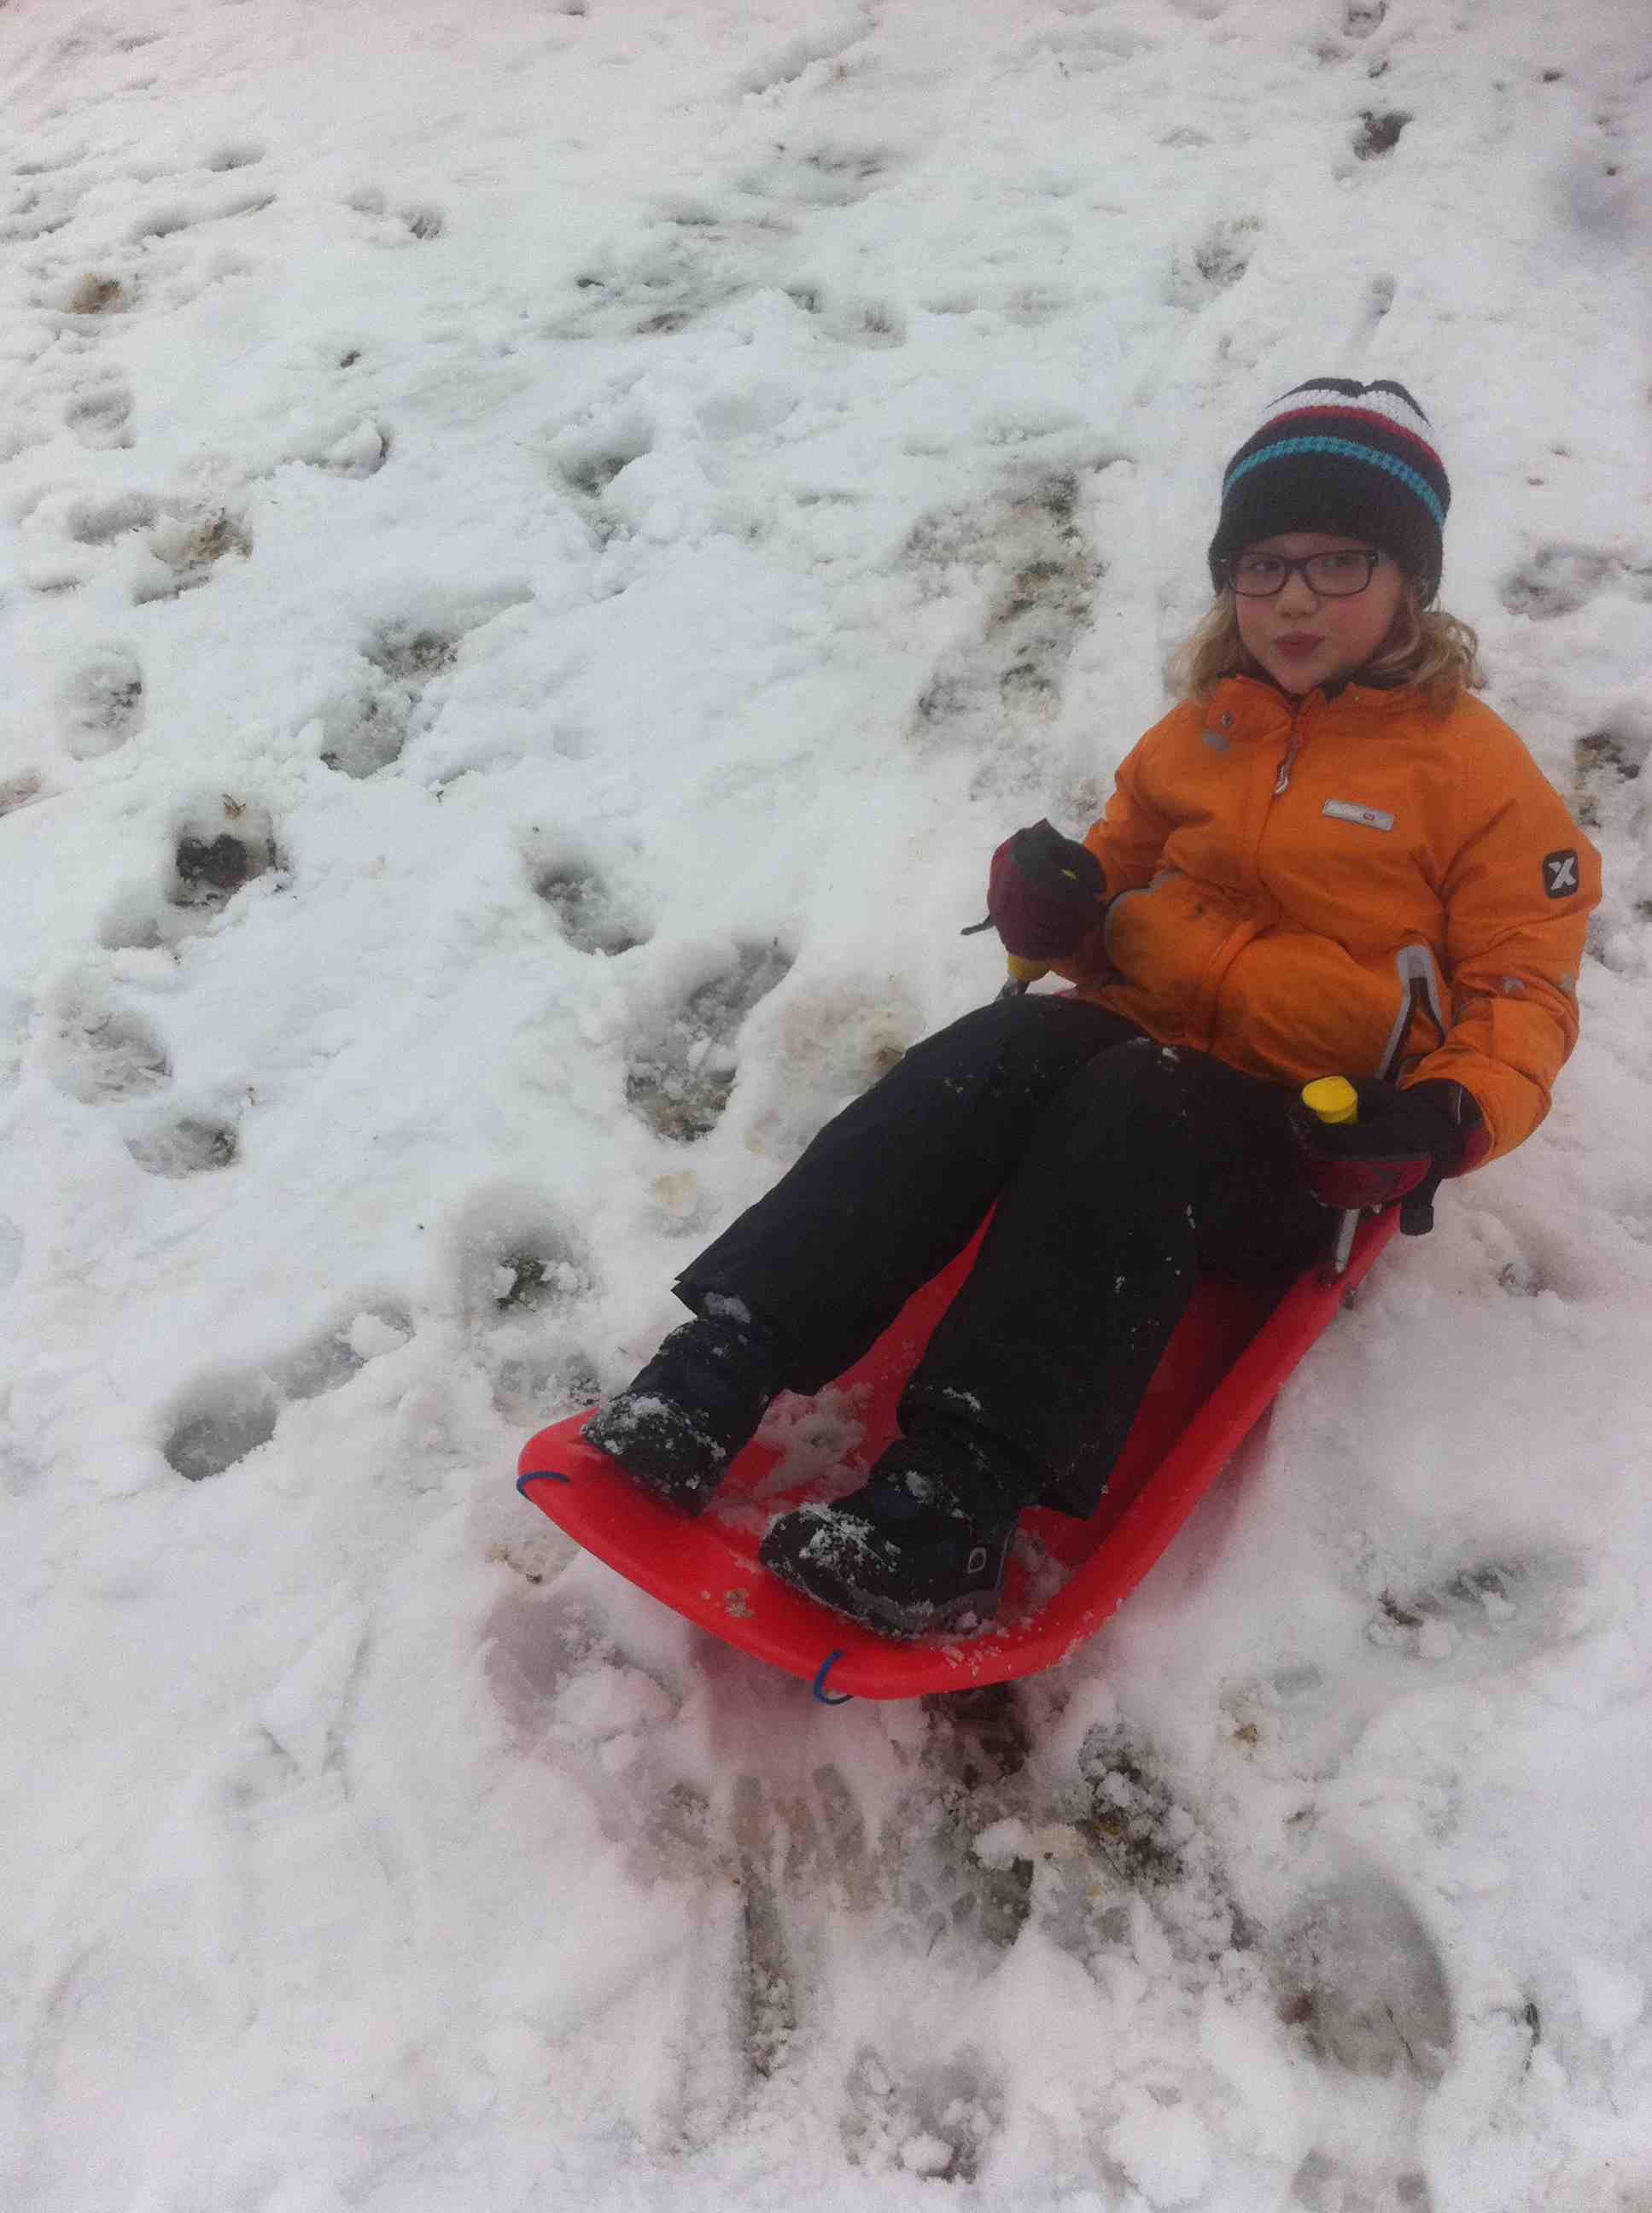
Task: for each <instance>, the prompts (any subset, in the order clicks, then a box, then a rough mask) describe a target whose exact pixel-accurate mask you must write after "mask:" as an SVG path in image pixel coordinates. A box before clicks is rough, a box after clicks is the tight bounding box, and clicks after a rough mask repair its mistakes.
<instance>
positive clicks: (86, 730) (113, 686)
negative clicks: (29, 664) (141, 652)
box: [58, 644, 144, 760]
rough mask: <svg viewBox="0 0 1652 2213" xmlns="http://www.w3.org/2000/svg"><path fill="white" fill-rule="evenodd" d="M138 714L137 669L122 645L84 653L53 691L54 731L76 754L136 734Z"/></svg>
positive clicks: (91, 754) (106, 749)
mask: <svg viewBox="0 0 1652 2213" xmlns="http://www.w3.org/2000/svg"><path fill="white" fill-rule="evenodd" d="M143 716H144V705H143V667H142V665H141V663H140V662H139V661H138V658H137V654H136V653H135V652H133V650H132V649H131V647H130V646H127V645H121V644H109V645H106V646H102V647H100V648H99V649H98V650H97V651H95V652H94V653H90V654H88V655H86V657H85V658H84V659H83V660H82V662H81V663H80V666H79V667H78V668H76V669H75V670H74V671H73V672H72V673H71V674H70V675H69V676H67V677H66V678H65V679H64V682H63V684H62V686H60V688H59V690H58V735H59V737H60V738H61V739H62V741H63V747H64V752H65V753H69V754H70V755H71V756H72V757H73V759H76V760H94V759H97V758H98V756H99V755H100V754H102V753H114V752H115V751H116V750H117V749H118V748H119V747H121V746H124V745H125V744H126V743H127V742H128V741H129V740H131V739H132V738H135V737H136V736H137V735H138V733H139V732H140V731H141V730H142V729H143Z"/></svg>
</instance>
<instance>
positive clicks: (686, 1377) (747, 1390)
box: [580, 1299, 783, 1514]
mask: <svg viewBox="0 0 1652 2213" xmlns="http://www.w3.org/2000/svg"><path fill="white" fill-rule="evenodd" d="M716 1305H717V1307H718V1308H719V1311H717V1312H716V1313H713V1314H702V1315H699V1316H698V1317H697V1318H696V1319H695V1320H693V1321H686V1322H685V1323H684V1324H683V1325H682V1326H681V1328H680V1329H674V1330H673V1331H672V1332H671V1334H670V1336H669V1337H668V1338H666V1340H665V1342H664V1343H663V1344H661V1347H660V1350H658V1351H657V1352H656V1353H655V1356H654V1357H653V1359H652V1360H650V1361H649V1363H648V1365H647V1366H646V1367H645V1368H643V1369H639V1370H638V1371H637V1375H634V1376H633V1377H632V1378H631V1381H630V1382H629V1383H628V1384H627V1385H626V1386H625V1389H624V1390H623V1391H619V1392H616V1393H615V1394H614V1396H613V1398H612V1399H609V1400H608V1401H607V1404H606V1405H603V1406H600V1407H599V1409H598V1410H597V1411H596V1412H595V1413H594V1415H593V1416H592V1417H591V1419H590V1420H589V1421H588V1423H587V1424H585V1427H584V1429H583V1430H582V1431H581V1432H580V1436H581V1441H582V1442H583V1443H585V1444H588V1445H594V1446H595V1447H596V1448H597V1450H598V1451H599V1452H604V1453H607V1454H609V1456H610V1457H611V1458H612V1459H613V1460H618V1461H619V1463H620V1465H621V1466H622V1467H624V1469H625V1472H626V1473H627V1474H628V1475H631V1476H634V1477H635V1478H637V1481H638V1482H639V1483H641V1484H643V1485H644V1486H645V1487H646V1488H647V1489H648V1490H649V1491H652V1492H653V1493H654V1495H655V1497H657V1498H662V1499H664V1500H665V1501H666V1503H667V1504H668V1505H671V1506H675V1507H679V1508H680V1509H681V1510H682V1511H683V1512H684V1513H686V1514H698V1513H699V1512H701V1511H702V1509H704V1508H705V1507H706V1506H708V1505H709V1504H710V1501H711V1496H712V1493H713V1492H714V1491H716V1487H717V1485H718V1484H719V1483H721V1482H722V1478H723V1476H724V1474H725V1473H726V1472H727V1470H728V1463H729V1461H730V1460H733V1458H734V1457H735V1454H736V1453H737V1452H739V1451H740V1449H741V1447H742V1446H743V1445H745V1444H747V1443H748V1442H750V1440H751V1437H752V1435H753V1431H754V1430H756V1428H757V1425H758V1424H759V1422H760V1421H761V1420H762V1418H763V1415H764V1411H765V1408H766V1407H767V1405H768V1404H769V1401H770V1399H772V1398H773V1397H774V1396H775V1394H776V1393H777V1392H778V1391H779V1390H781V1389H782V1388H783V1382H782V1378H781V1362H780V1355H779V1351H778V1349H777V1346H776V1344H775V1341H774V1338H773V1337H772V1336H771V1333H770V1332H769V1331H768V1330H767V1329H765V1327H764V1326H763V1325H762V1324H761V1323H760V1322H757V1321H753V1320H752V1319H751V1318H750V1316H749V1315H747V1314H744V1312H743V1309H742V1310H740V1311H738V1312H731V1311H729V1309H730V1308H737V1306H738V1302H736V1301H734V1300H727V1299H723V1300H718V1301H717V1302H716Z"/></svg>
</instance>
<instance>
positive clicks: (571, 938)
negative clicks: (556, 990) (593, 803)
mask: <svg viewBox="0 0 1652 2213" xmlns="http://www.w3.org/2000/svg"><path fill="white" fill-rule="evenodd" d="M527 868H528V881H529V882H530V883H531V884H532V886H533V895H534V897H535V898H536V899H543V900H544V901H545V904H546V906H547V907H549V908H550V910H551V911H552V915H553V916H554V917H555V918H556V924H557V928H558V930H559V931H560V932H561V934H562V936H564V938H565V939H566V940H567V942H568V943H569V944H570V945H571V946H573V947H575V948H576V949H577V950H578V951H579V952H581V953H592V954H604V955H606V956H607V957H608V958H610V959H612V958H613V956H614V955H615V954H620V953H630V952H633V951H634V950H635V949H636V948H637V946H639V945H646V944H647V942H648V937H649V933H648V931H647V930H645V929H643V928H642V927H641V926H640V925H639V924H637V923H636V922H635V921H634V920H633V919H632V918H631V914H630V911H629V910H628V908H627V905H626V902H625V899H624V898H623V896H622V895H621V894H619V893H617V892H616V891H615V890H614V889H613V887H612V886H611V885H610V884H609V883H608V882H607V880H606V878H605V877H604V876H603V875H602V874H601V872H600V870H599V869H597V868H596V867H595V865H594V863H592V862H590V861H588V860H586V859H584V858H582V857H580V856H578V855H576V854H573V853H556V852H553V851H551V850H545V849H541V850H537V851H530V853H529V854H528V856H527Z"/></svg>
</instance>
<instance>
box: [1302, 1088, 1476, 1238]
mask: <svg viewBox="0 0 1652 2213" xmlns="http://www.w3.org/2000/svg"><path fill="white" fill-rule="evenodd" d="M1354 1089H1355V1092H1356V1094H1357V1096H1358V1099H1359V1114H1358V1119H1356V1120H1355V1121H1352V1122H1322V1121H1321V1120H1320V1118H1319V1116H1318V1115H1317V1114H1315V1113H1312V1112H1311V1111H1310V1109H1309V1108H1308V1107H1307V1106H1303V1105H1302V1104H1301V1101H1300V1100H1299V1101H1298V1102H1297V1104H1296V1105H1295V1106H1293V1107H1292V1109H1291V1113H1290V1124H1291V1134H1292V1136H1293V1137H1295V1142H1296V1150H1297V1153H1298V1155H1299V1156H1300V1158H1301V1163H1302V1173H1303V1175H1304V1177H1305V1178H1306V1180H1307V1182H1308V1189H1309V1190H1310V1191H1311V1192H1313V1193H1314V1198H1317V1199H1318V1200H1319V1201H1320V1204H1321V1205H1322V1206H1330V1207H1335V1208H1337V1209H1338V1210H1345V1209H1348V1208H1350V1207H1355V1208H1363V1207H1374V1206H1387V1205H1388V1204H1390V1203H1391V1202H1392V1201H1393V1200H1394V1199H1396V1198H1405V1199H1408V1200H1409V1202H1410V1203H1409V1204H1407V1206H1406V1207H1405V1210H1404V1212H1403V1213H1402V1215H1401V1216H1400V1224H1399V1226H1400V1228H1402V1229H1405V1230H1406V1231H1407V1232H1409V1234H1410V1235H1413V1236H1416V1235H1421V1234H1423V1233H1425V1232H1426V1231H1428V1230H1429V1229H1431V1228H1433V1226H1434V1194H1435V1192H1436V1189H1437V1188H1438V1186H1439V1185H1440V1183H1441V1182H1442V1180H1443V1179H1444V1178H1445V1177H1447V1176H1457V1175H1466V1174H1467V1172H1468V1170H1469V1169H1470V1168H1472V1167H1478V1166H1479V1164H1480V1162H1481V1161H1483V1160H1484V1158H1485V1156H1486V1155H1487V1154H1488V1153H1489V1152H1490V1149H1491V1133H1490V1131H1489V1130H1488V1129H1487V1128H1486V1126H1485V1121H1484V1117H1483V1116H1482V1114H1481V1113H1480V1110H1479V1108H1478V1106H1476V1105H1475V1103H1474V1100H1473V1099H1472V1096H1471V1095H1470V1094H1469V1093H1468V1092H1466V1091H1465V1090H1464V1088H1463V1087H1462V1085H1461V1084H1460V1083H1454V1082H1450V1081H1448V1080H1447V1079H1445V1078H1439V1077H1437V1078H1436V1079H1434V1080H1433V1081H1432V1082H1426V1083H1413V1084H1411V1085H1410V1086H1409V1087H1408V1088H1405V1090H1401V1088H1399V1085H1398V1084H1397V1083H1389V1082H1386V1081H1385V1080H1384V1079H1383V1078H1381V1077H1380V1076H1363V1077H1361V1078H1360V1079H1359V1080H1358V1081H1357V1082H1356V1083H1355V1085H1354Z"/></svg>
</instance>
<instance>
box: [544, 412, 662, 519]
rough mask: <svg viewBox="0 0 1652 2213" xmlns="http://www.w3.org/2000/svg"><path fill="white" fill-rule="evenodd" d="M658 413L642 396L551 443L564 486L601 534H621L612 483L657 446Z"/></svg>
mask: <svg viewBox="0 0 1652 2213" xmlns="http://www.w3.org/2000/svg"><path fill="white" fill-rule="evenodd" d="M654 436H655V430H654V419H653V417H652V416H651V414H650V413H649V411H648V410H647V409H646V408H645V407H643V405H640V404H639V403H637V402H636V401H631V402H629V403H628V404H627V405H625V406H624V407H622V408H619V410H617V411H616V412H613V413H611V414H607V415H605V416H603V417H602V418H600V419H599V420H597V421H595V422H587V423H581V424H568V425H567V426H565V427H564V429H563V430H558V432H557V433H556V435H555V436H554V437H552V439H551V441H550V443H549V445H548V447H547V448H546V450H547V452H548V454H549V455H550V460H551V466H552V469H553V470H554V471H555V472H556V475H557V478H558V481H559V482H560V484H561V485H562V487H563V490H564V491H565V492H566V493H567V495H568V497H570V500H571V501H572V502H573V504H574V505H575V507H576V509H578V511H579V513H580V515H581V516H582V518H583V520H584V521H585V522H586V523H587V524H588V526H589V527H590V528H591V530H592V531H593V532H594V534H595V535H596V536H597V537H598V538H599V539H600V540H604V541H606V540H608V539H610V538H613V537H614V536H616V535H617V534H618V533H619V529H620V527H621V526H620V524H619V521H618V519H617V518H616V516H615V515H614V514H613V511H612V509H610V508H609V507H608V506H607V504H605V495H606V493H607V489H608V487H609V485H611V484H612V483H613V480H614V479H615V478H616V477H617V476H618V475H619V472H620V471H621V470H622V469H625V468H629V467H630V466H631V463H632V462H633V461H637V460H641V459H642V458H643V454H648V453H651V452H652V451H653V449H654Z"/></svg>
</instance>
